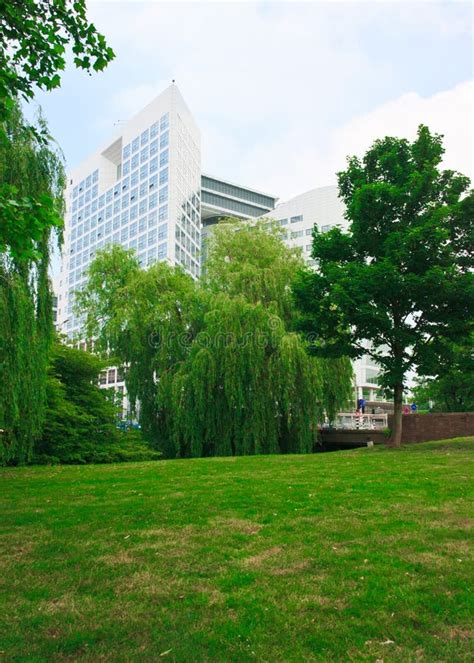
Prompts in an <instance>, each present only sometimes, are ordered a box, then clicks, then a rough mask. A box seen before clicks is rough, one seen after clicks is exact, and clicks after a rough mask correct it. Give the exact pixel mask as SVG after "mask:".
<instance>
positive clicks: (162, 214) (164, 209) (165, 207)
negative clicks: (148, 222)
mask: <svg viewBox="0 0 474 663" xmlns="http://www.w3.org/2000/svg"><path fill="white" fill-rule="evenodd" d="M158 218H159V220H160V221H164V220H165V219H167V218H168V205H163V207H160V211H159V214H158Z"/></svg>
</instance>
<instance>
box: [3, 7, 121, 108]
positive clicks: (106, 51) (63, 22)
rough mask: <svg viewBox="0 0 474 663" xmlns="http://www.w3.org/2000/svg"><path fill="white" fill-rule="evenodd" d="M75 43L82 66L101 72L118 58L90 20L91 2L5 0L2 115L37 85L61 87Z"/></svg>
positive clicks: (30, 95) (29, 96)
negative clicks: (88, 7) (69, 48)
mask: <svg viewBox="0 0 474 663" xmlns="http://www.w3.org/2000/svg"><path fill="white" fill-rule="evenodd" d="M68 43H70V44H71V45H72V52H73V54H74V64H75V65H76V67H79V68H81V69H85V70H86V71H88V72H90V71H101V70H102V69H104V68H105V67H106V66H107V64H108V63H109V62H110V61H111V60H112V59H113V58H114V52H113V50H112V49H111V48H110V47H109V46H108V45H107V43H106V41H105V37H104V36H103V35H101V34H100V33H99V32H97V30H96V29H95V27H94V25H93V24H91V23H90V22H89V21H88V20H87V16H86V3H85V0H54V1H53V2H51V1H49V0H2V2H1V3H0V70H1V71H0V99H1V108H0V111H1V116H0V119H4V118H5V114H6V113H8V112H9V110H10V109H11V107H12V104H13V101H14V100H15V99H17V98H18V97H20V96H21V97H23V98H25V99H31V98H32V97H33V95H34V89H35V86H36V87H38V88H39V89H44V90H52V89H54V88H56V87H59V85H60V84H61V72H62V71H63V70H64V68H65V66H66V47H67V45H68Z"/></svg>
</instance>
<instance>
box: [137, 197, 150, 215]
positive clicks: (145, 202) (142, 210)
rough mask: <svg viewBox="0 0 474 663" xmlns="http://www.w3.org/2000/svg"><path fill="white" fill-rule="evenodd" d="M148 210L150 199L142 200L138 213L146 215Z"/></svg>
mask: <svg viewBox="0 0 474 663" xmlns="http://www.w3.org/2000/svg"><path fill="white" fill-rule="evenodd" d="M147 209H148V199H147V198H144V199H143V200H140V204H139V206H138V213H139V214H145V212H146V211H147Z"/></svg>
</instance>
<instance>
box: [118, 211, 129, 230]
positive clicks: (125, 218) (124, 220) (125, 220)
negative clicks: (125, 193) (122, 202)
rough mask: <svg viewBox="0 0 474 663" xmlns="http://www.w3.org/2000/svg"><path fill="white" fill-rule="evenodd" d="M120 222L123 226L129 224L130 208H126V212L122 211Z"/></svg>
mask: <svg viewBox="0 0 474 663" xmlns="http://www.w3.org/2000/svg"><path fill="white" fill-rule="evenodd" d="M120 222H121V224H122V226H125V225H127V223H128V210H125V212H122V214H121V217H120Z"/></svg>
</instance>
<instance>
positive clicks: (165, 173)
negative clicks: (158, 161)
mask: <svg viewBox="0 0 474 663" xmlns="http://www.w3.org/2000/svg"><path fill="white" fill-rule="evenodd" d="M167 182H168V168H163V170H160V186H161V185H162V184H166V183H167Z"/></svg>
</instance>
